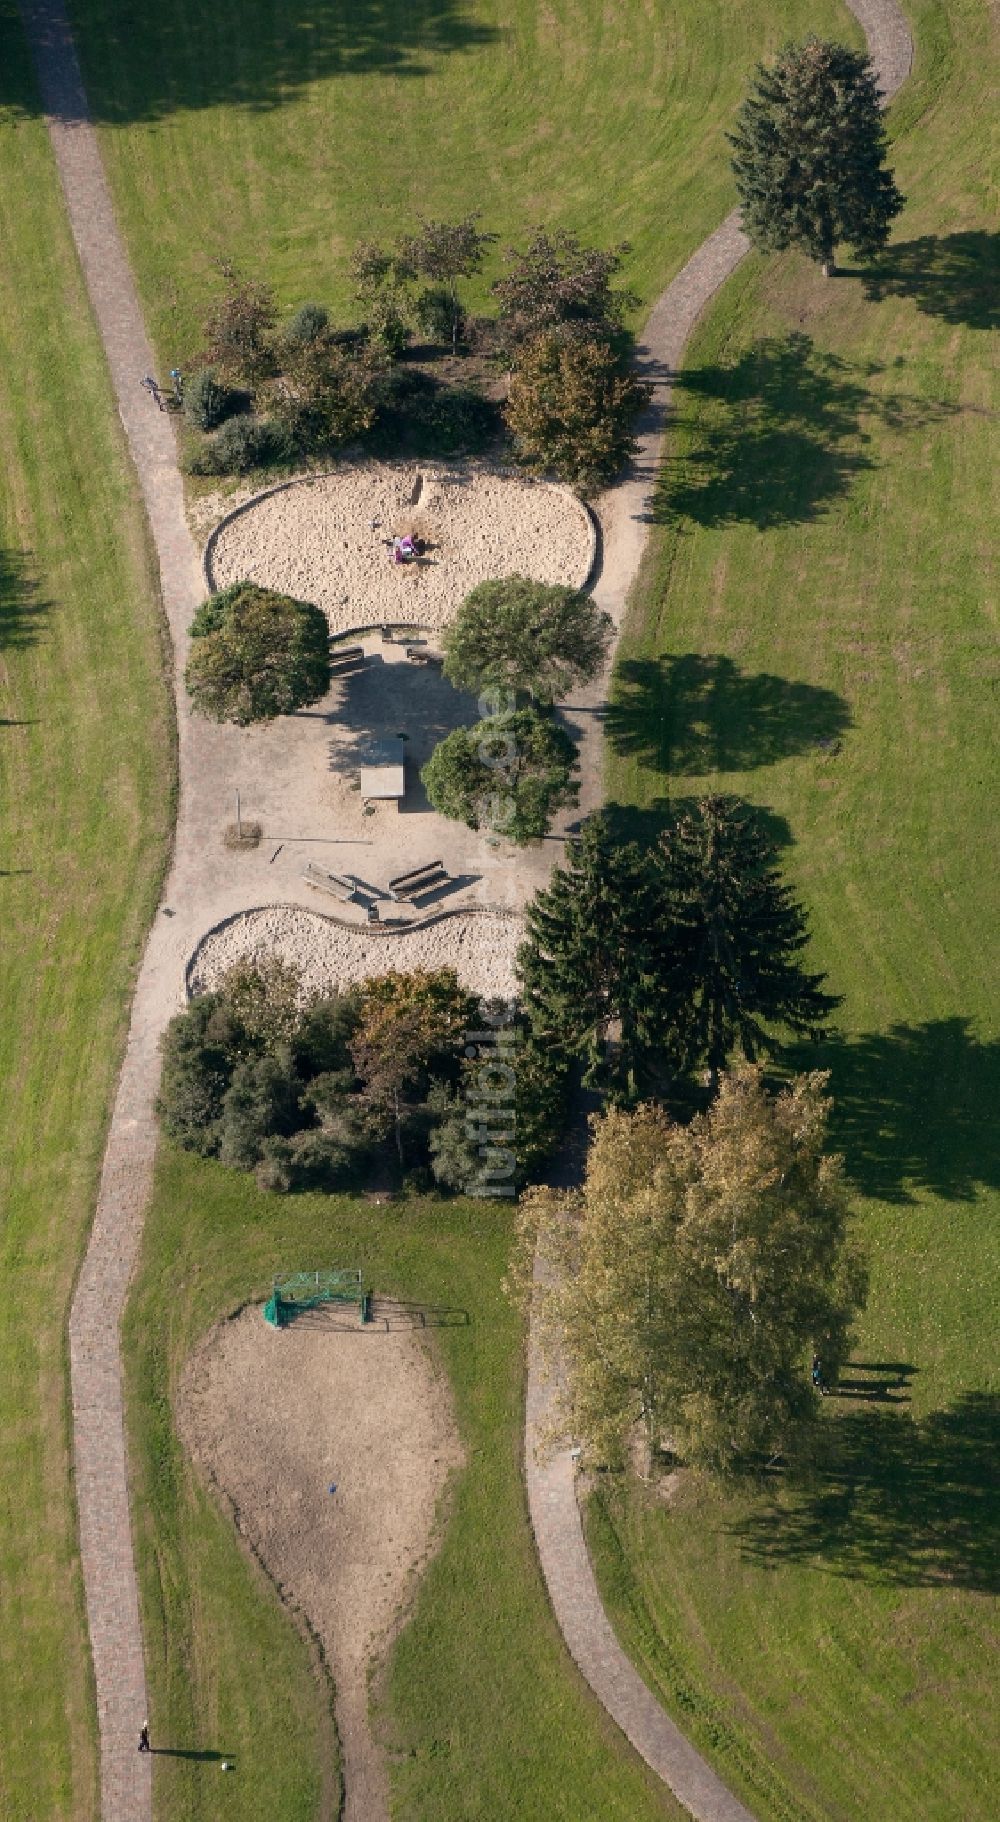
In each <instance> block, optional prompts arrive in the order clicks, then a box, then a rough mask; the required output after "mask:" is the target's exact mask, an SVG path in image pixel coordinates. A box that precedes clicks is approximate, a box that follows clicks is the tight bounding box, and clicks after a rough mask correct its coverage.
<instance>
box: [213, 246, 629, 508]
mask: <svg viewBox="0 0 1000 1822" xmlns="http://www.w3.org/2000/svg"><path fill="white" fill-rule="evenodd" d="M496 239H497V236H496V235H495V234H492V233H490V232H489V231H487V230H486V229H483V228H482V227H480V225H479V217H478V216H477V215H474V214H473V215H467V216H464V217H463V218H462V219H461V220H459V221H431V220H421V221H419V222H418V224H417V226H416V227H415V228H414V229H413V230H412V231H411V232H409V233H407V234H404V235H402V236H400V237H399V238H398V239H397V240H396V241H395V242H394V243H393V244H392V245H390V246H383V245H379V244H378V243H376V242H373V241H366V242H363V243H361V244H360V245H359V246H358V247H357V248H356V249H355V252H354V255H353V258H352V262H351V265H352V273H353V278H354V285H355V296H356V298H357V301H358V305H359V307H360V312H361V316H362V321H361V323H360V325H357V326H355V327H352V328H349V329H343V330H338V329H334V328H333V327H332V326H331V323H330V319H329V315H328V312H327V311H326V310H325V309H324V308H323V306H322V305H320V304H314V303H306V304H302V305H301V306H300V307H299V309H298V310H297V311H296V312H295V314H294V315H293V316H292V318H291V319H290V320H289V321H288V322H286V323H285V324H284V325H282V324H281V323H280V321H279V313H278V309H277V305H276V302H275V299H274V295H273V293H272V292H271V291H270V290H269V289H268V287H267V286H266V285H264V284H261V283H260V282H259V281H257V280H255V279H248V278H246V277H245V276H243V275H242V274H240V273H239V272H237V271H236V270H235V268H234V267H233V266H231V265H229V264H226V265H224V267H223V277H224V289H223V293H222V295H221V296H220V297H219V298H218V299H217V300H216V301H215V303H214V304H213V306H212V308H211V310H210V312H209V315H208V318H207V321H206V324H205V336H204V347H203V351H202V354H201V356H200V357H199V359H200V364H199V365H198V367H197V370H196V371H195V372H193V373H192V374H191V375H190V376H189V378H188V380H187V381H186V383H185V400H184V405H185V416H186V418H187V421H188V423H189V425H190V426H191V428H192V429H193V430H196V431H198V432H199V433H201V435H202V437H203V440H202V441H201V442H199V444H198V445H197V447H196V448H195V450H194V453H193V455H192V456H191V458H190V462H191V466H192V468H193V470H194V472H196V473H204V474H214V473H243V472H246V471H247V470H248V469H249V468H251V467H254V466H257V465H260V464H263V463H265V462H269V461H274V460H278V459H280V460H285V461H292V460H295V459H297V458H301V457H303V456H310V455H316V454H324V453H326V452H328V451H331V450H334V449H337V448H342V447H343V446H344V445H345V444H349V443H352V442H355V441H357V440H358V439H360V438H365V439H368V440H369V441H373V443H374V446H375V447H380V446H384V445H385V444H386V442H387V441H389V442H391V441H392V440H393V439H395V440H396V442H397V443H398V444H405V445H409V444H411V443H416V444H417V445H419V446H421V447H422V448H424V449H425V451H426V453H429V454H453V453H459V452H461V451H464V450H476V449H481V448H483V447H485V446H486V445H487V444H488V443H489V442H490V441H491V440H493V439H495V437H496V435H497V431H498V428H499V419H498V416H497V407H496V405H495V404H494V403H493V402H492V400H491V399H490V398H487V397H486V396H485V395H484V394H483V392H482V390H481V389H480V387H479V386H478V385H477V384H475V383H473V382H472V381H471V380H464V379H460V380H459V382H458V383H457V384H456V383H454V381H453V378H452V375H451V374H449V377H448V381H447V383H445V384H441V382H440V381H439V380H437V379H436V378H435V376H434V375H433V374H431V373H428V372H427V371H425V369H424V368H423V367H421V366H418V365H414V364H413V363H406V364H404V365H402V366H400V364H399V363H400V361H401V358H402V356H403V355H404V354H405V352H406V349H407V345H408V343H409V342H410V340H411V338H412V337H413V335H414V334H418V335H420V336H422V337H423V338H424V339H425V341H427V342H429V343H431V344H432V345H435V346H437V347H438V348H439V349H440V348H447V350H448V351H449V352H450V354H451V355H452V356H455V355H456V354H457V353H458V350H459V348H460V346H461V347H463V348H465V349H466V350H468V348H469V347H470V346H471V347H472V348H473V349H474V350H475V351H476V352H477V353H478V354H479V355H480V356H484V357H485V358H486V359H488V360H490V359H492V360H494V361H495V362H496V363H497V364H498V366H500V367H502V368H505V369H507V371H508V373H509V376H510V387H509V390H510V396H509V399H508V401H507V405H506V407H505V409H504V413H503V416H504V418H505V421H506V426H507V429H508V432H509V434H510V436H511V437H512V439H513V442H514V446H515V451H516V453H517V454H518V456H519V458H520V459H521V460H523V461H524V463H525V464H526V466H528V467H529V468H531V469H533V470H535V471H537V472H544V473H553V474H555V475H558V476H559V477H561V478H562V479H564V480H566V481H569V482H571V483H572V484H573V485H574V486H577V487H579V488H581V489H583V490H587V489H589V488H592V487H596V486H600V485H601V484H602V483H603V482H605V481H607V480H609V479H611V478H612V476H613V475H614V474H615V473H616V472H617V470H618V468H620V467H621V465H622V463H623V462H624V461H625V460H627V458H628V456H629V454H630V453H631V451H632V449H633V447H634V444H633V440H632V435H631V424H632V420H633V418H634V416H635V414H636V412H637V411H638V410H639V409H641V406H642V404H643V403H644V401H645V399H646V397H647V396H648V391H647V388H645V387H644V386H643V385H642V383H641V382H640V381H638V380H637V378H636V376H635V375H634V374H633V373H632V372H631V371H630V369H629V366H628V340H627V336H626V334H625V320H626V317H627V315H628V313H629V311H630V310H631V309H633V308H634V307H635V305H636V303H637V300H636V299H635V298H634V297H633V295H632V294H631V292H628V291H624V290H616V289H614V288H613V286H612V283H611V281H612V279H613V278H614V276H615V275H616V274H617V273H618V271H619V269H620V267H621V264H622V259H623V256H624V254H625V252H626V251H627V248H625V247H618V248H615V249H613V250H612V251H610V252H601V251H599V250H597V249H595V248H591V247H586V246H584V245H583V244H582V243H581V242H580V241H579V240H578V239H577V238H576V236H575V235H572V234H567V233H562V232H560V233H554V234H549V233H547V232H545V231H544V230H542V229H539V230H537V231H536V232H535V234H534V235H533V236H532V238H531V239H530V241H529V242H528V244H527V246H526V247H522V248H515V247H508V248H507V249H506V251H505V253H504V262H505V270H504V272H503V274H502V275H501V277H499V278H498V279H497V280H496V282H495V284H494V285H493V287H492V294H493V296H494V297H495V299H496V302H497V306H498V312H497V315H496V316H495V317H492V318H479V319H474V318H473V317H472V316H471V315H470V313H469V311H468V309H467V307H466V304H465V301H464V299H463V285H464V284H465V283H466V281H468V280H469V279H471V278H473V277H475V276H476V275H477V274H478V273H479V272H480V271H481V270H482V267H483V264H484V262H485V259H486V256H487V254H488V252H489V250H490V248H491V247H492V245H493V243H494V242H495V241H496Z"/></svg>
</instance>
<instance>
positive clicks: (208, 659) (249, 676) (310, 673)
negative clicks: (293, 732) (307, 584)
mask: <svg viewBox="0 0 1000 1822" xmlns="http://www.w3.org/2000/svg"><path fill="white" fill-rule="evenodd" d="M185 682H186V684H187V687H188V692H189V694H190V697H191V702H192V706H193V707H194V708H195V709H196V710H197V712H198V713H199V714H200V715H205V716H207V717H208V719H209V720H211V721H234V722H236V724H237V726H239V727H247V726H249V724H250V723H251V722H255V721H273V720H274V719H275V717H276V716H278V715H291V714H293V713H294V712H295V710H296V709H301V708H307V707H308V706H309V704H310V703H313V702H319V701H320V699H321V698H322V697H323V696H325V695H326V692H327V690H328V689H329V687H330V628H329V626H328V624H327V619H326V615H325V614H324V613H322V612H321V611H320V609H319V608H318V607H313V606H311V605H310V603H309V602H307V601H295V600H293V599H292V597H291V596H290V595H279V594H275V593H274V592H273V591H272V590H271V589H268V588H260V587H259V586H258V585H257V583H256V582H233V583H231V584H230V585H229V587H228V588H224V589H221V590H220V591H219V593H218V594H216V595H211V596H210V597H209V599H208V600H207V601H205V602H203V604H202V606H201V607H200V608H199V609H198V611H197V613H196V614H195V617H194V619H193V620H192V622H191V654H190V657H189V658H188V662H187V669H186V671H185Z"/></svg>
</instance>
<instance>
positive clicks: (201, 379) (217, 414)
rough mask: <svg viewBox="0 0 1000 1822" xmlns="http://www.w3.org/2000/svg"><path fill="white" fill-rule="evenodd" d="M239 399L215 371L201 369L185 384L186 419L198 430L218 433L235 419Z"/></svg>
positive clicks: (209, 368)
mask: <svg viewBox="0 0 1000 1822" xmlns="http://www.w3.org/2000/svg"><path fill="white" fill-rule="evenodd" d="M239 397H240V395H239V393H237V392H234V390H233V388H232V387H231V386H227V385H225V384H224V382H223V381H222V380H220V378H219V376H218V374H217V373H215V372H214V370H213V369H212V368H211V367H200V368H199V369H198V372H197V373H193V374H192V375H191V378H190V379H189V380H186V381H185V383H184V416H185V417H186V419H187V421H188V423H189V424H190V425H191V426H192V428H193V429H194V430H215V428H216V426H217V425H219V424H221V423H222V421H223V419H224V418H228V417H231V416H232V414H233V412H234V411H235V409H236V406H237V403H238V401H239Z"/></svg>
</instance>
